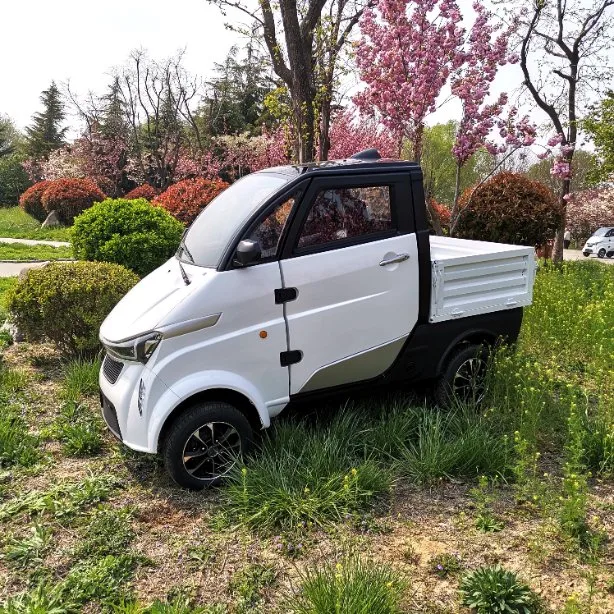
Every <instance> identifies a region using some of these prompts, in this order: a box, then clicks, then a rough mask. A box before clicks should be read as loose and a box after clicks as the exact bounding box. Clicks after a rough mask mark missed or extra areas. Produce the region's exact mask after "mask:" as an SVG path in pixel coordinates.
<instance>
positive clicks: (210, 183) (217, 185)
mask: <svg viewBox="0 0 614 614" xmlns="http://www.w3.org/2000/svg"><path fill="white" fill-rule="evenodd" d="M227 187H228V184H227V183H226V182H225V181H222V180H221V179H203V178H200V177H199V178H197V179H185V180H184V181H180V182H179V183H176V184H174V185H172V186H170V187H169V188H168V189H167V190H166V191H165V192H163V193H162V194H160V196H157V197H156V198H155V199H154V200H153V202H152V204H154V205H158V206H160V207H164V208H165V209H166V210H167V211H168V212H169V213H170V214H171V215H173V216H174V217H175V218H177V219H178V220H179V221H180V222H183V223H184V224H185V225H186V226H188V225H189V224H191V223H192V222H193V221H194V220H195V219H196V216H197V215H198V214H199V213H200V212H201V211H202V210H203V209H204V208H205V207H206V206H207V205H208V204H209V203H210V202H211V201H212V200H213V199H214V198H215V197H216V196H217V195H218V194H219V193H220V192H222V191H223V190H225V189H226V188H227Z"/></svg>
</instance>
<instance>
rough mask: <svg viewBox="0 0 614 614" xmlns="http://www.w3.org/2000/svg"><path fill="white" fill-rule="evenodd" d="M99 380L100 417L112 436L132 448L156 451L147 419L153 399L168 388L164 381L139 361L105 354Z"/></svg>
mask: <svg viewBox="0 0 614 614" xmlns="http://www.w3.org/2000/svg"><path fill="white" fill-rule="evenodd" d="M110 363H116V364H115V365H113V364H110ZM118 364H119V367H118V366H117V365H118ZM141 382H142V392H143V394H142V398H141V402H140V403H139V387H141ZM98 383H99V385H100V403H101V408H102V417H103V418H104V421H105V422H106V424H107V426H108V428H109V430H110V431H111V432H112V433H113V435H115V437H117V438H118V439H119V440H120V441H122V442H123V443H124V444H125V445H127V446H128V447H129V448H132V449H133V450H137V451H139V452H149V453H152V454H155V453H156V452H157V442H156V441H153V437H152V436H151V433H150V421H151V416H152V413H153V410H154V408H155V406H156V402H157V401H158V400H159V399H160V398H161V397H162V395H163V394H164V393H166V392H167V391H168V388H167V387H166V385H165V384H164V382H162V380H161V379H160V378H159V377H157V376H156V375H155V374H154V373H153V372H152V371H151V370H150V369H148V368H147V366H146V365H144V364H142V363H138V362H121V363H120V362H119V361H117V360H116V359H109V358H108V357H105V360H104V362H103V364H102V368H101V369H100V375H99V378H98Z"/></svg>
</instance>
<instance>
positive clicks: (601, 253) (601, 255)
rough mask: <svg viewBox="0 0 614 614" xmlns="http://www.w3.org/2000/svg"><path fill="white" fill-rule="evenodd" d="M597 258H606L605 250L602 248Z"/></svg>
mask: <svg viewBox="0 0 614 614" xmlns="http://www.w3.org/2000/svg"><path fill="white" fill-rule="evenodd" d="M597 258H605V248H603V247H602V248H601V249H600V250H599V251H598V252H597Z"/></svg>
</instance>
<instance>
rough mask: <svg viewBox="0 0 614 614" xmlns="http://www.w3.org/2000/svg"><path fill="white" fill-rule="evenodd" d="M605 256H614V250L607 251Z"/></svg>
mask: <svg viewBox="0 0 614 614" xmlns="http://www.w3.org/2000/svg"><path fill="white" fill-rule="evenodd" d="M606 256H607V257H608V258H612V257H614V250H612V251H611V252H608V253H607V254H606Z"/></svg>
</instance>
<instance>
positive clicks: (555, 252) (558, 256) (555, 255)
mask: <svg viewBox="0 0 614 614" xmlns="http://www.w3.org/2000/svg"><path fill="white" fill-rule="evenodd" d="M572 157H573V152H571V155H569V156H567V158H565V159H566V161H567V162H568V163H569V168H571V161H572ZM570 192H571V179H565V180H563V183H562V186H561V195H560V198H559V204H560V207H561V222H560V224H559V227H558V228H557V229H556V233H555V235H554V247H553V249H552V260H553V261H554V262H562V261H563V246H564V244H565V243H564V240H565V227H566V226H567V199H566V196H567V195H568V194H569V193H570Z"/></svg>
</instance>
